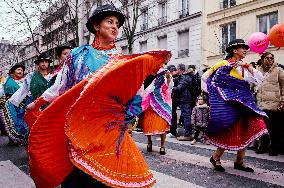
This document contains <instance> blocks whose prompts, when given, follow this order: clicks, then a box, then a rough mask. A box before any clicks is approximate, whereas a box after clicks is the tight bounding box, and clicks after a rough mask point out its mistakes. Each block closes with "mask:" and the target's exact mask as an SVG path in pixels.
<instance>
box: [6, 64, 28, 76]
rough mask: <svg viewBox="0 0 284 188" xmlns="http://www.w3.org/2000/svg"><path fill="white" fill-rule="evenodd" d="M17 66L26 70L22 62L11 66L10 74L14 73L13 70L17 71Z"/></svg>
mask: <svg viewBox="0 0 284 188" xmlns="http://www.w3.org/2000/svg"><path fill="white" fill-rule="evenodd" d="M17 68H22V69H23V71H24V72H25V69H26V68H25V66H24V65H22V64H17V65H14V66H12V67H11V69H10V70H9V73H8V74H12V73H13V72H15V70H16V69H17Z"/></svg>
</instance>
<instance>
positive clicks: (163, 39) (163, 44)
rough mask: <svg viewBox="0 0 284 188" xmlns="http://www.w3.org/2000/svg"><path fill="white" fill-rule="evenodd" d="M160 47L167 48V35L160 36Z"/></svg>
mask: <svg viewBox="0 0 284 188" xmlns="http://www.w3.org/2000/svg"><path fill="white" fill-rule="evenodd" d="M158 48H162V49H167V36H162V37H158Z"/></svg>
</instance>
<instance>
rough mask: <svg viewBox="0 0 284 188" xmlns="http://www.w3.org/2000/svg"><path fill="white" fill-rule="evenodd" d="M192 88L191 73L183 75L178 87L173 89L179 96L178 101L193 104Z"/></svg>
mask: <svg viewBox="0 0 284 188" xmlns="http://www.w3.org/2000/svg"><path fill="white" fill-rule="evenodd" d="M191 88H192V78H191V75H190V73H185V74H182V75H181V76H180V80H179V82H178V84H177V86H176V87H174V88H173V92H174V95H175V96H177V101H178V102H187V103H192V102H193V101H192V96H191V93H190V89H191Z"/></svg>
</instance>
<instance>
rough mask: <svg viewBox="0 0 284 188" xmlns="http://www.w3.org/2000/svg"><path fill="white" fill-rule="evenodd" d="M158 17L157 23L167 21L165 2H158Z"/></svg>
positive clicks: (160, 23)
mask: <svg viewBox="0 0 284 188" xmlns="http://www.w3.org/2000/svg"><path fill="white" fill-rule="evenodd" d="M159 12H160V18H159V19H158V25H162V24H164V23H166V22H167V2H166V1H165V2H162V3H160V4H159Z"/></svg>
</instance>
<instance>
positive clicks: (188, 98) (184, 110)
mask: <svg viewBox="0 0 284 188" xmlns="http://www.w3.org/2000/svg"><path fill="white" fill-rule="evenodd" d="M177 71H178V74H181V76H180V80H179V82H178V85H177V86H176V87H174V88H173V92H174V94H175V95H178V96H179V97H178V99H177V101H178V104H179V106H180V110H181V116H182V118H183V125H184V130H185V132H184V136H180V137H178V138H177V139H178V140H180V141H189V140H191V137H190V135H191V111H192V107H191V105H192V95H191V92H190V88H191V86H192V78H191V76H190V73H188V72H185V65H184V64H179V65H178V67H177Z"/></svg>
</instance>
